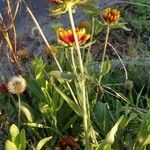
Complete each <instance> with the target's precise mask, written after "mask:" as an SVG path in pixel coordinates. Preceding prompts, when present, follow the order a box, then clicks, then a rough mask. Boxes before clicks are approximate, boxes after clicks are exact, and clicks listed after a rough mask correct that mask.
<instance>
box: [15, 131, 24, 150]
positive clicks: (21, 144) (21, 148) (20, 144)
mask: <svg viewBox="0 0 150 150" xmlns="http://www.w3.org/2000/svg"><path fill="white" fill-rule="evenodd" d="M15 144H16V146H17V148H18V150H25V149H26V136H25V130H24V129H22V130H21V132H20V133H19V134H18V135H17V137H16V139H15Z"/></svg>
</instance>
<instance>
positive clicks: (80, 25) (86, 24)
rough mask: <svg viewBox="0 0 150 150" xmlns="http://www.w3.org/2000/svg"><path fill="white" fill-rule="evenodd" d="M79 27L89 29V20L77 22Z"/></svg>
mask: <svg viewBox="0 0 150 150" xmlns="http://www.w3.org/2000/svg"><path fill="white" fill-rule="evenodd" d="M79 28H80V29H81V28H85V29H90V28H91V22H89V21H86V20H85V21H82V22H80V24H79Z"/></svg>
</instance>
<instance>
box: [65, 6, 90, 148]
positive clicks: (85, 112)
mask: <svg viewBox="0 0 150 150" xmlns="http://www.w3.org/2000/svg"><path fill="white" fill-rule="evenodd" d="M68 15H69V20H70V24H71V28H72V32H73V35H74V39H75V44H76V50H77V54H78V58H79V64H80V73H81V76H82V80H81V82H80V83H79V84H80V88H81V89H82V105H83V122H84V130H85V150H90V141H89V137H90V129H89V128H90V116H89V114H90V112H89V110H88V109H87V107H88V100H87V98H86V89H85V79H84V67H83V61H82V57H81V51H80V46H79V41H78V37H77V34H76V28H75V24H74V19H73V15H72V6H71V5H68Z"/></svg>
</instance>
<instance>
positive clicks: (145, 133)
mask: <svg viewBox="0 0 150 150" xmlns="http://www.w3.org/2000/svg"><path fill="white" fill-rule="evenodd" d="M143 120H144V121H143V123H142V125H141V129H140V131H139V134H138V137H137V141H138V143H137V145H136V146H137V148H139V147H140V148H143V147H144V146H146V145H148V144H150V110H148V112H147V113H146V114H145V116H144V119H143Z"/></svg>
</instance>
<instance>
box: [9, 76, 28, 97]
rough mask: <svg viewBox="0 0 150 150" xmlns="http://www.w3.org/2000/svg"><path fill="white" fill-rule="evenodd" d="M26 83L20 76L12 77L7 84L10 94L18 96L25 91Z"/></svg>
mask: <svg viewBox="0 0 150 150" xmlns="http://www.w3.org/2000/svg"><path fill="white" fill-rule="evenodd" d="M26 86H27V84H26V81H25V79H24V78H23V77H22V76H14V77H12V78H11V79H10V81H9V82H8V84H7V87H8V90H9V92H10V93H12V94H16V95H19V94H21V93H23V92H24V91H25V89H26Z"/></svg>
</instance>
